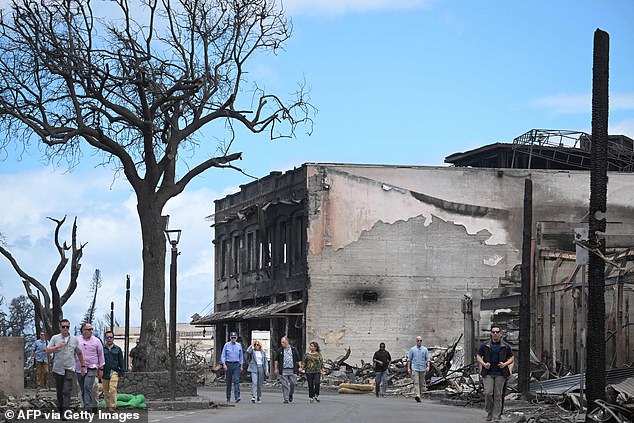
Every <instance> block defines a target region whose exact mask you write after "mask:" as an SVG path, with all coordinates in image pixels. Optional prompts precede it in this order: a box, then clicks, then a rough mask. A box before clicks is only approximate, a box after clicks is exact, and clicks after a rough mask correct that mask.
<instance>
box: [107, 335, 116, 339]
mask: <svg viewBox="0 0 634 423" xmlns="http://www.w3.org/2000/svg"><path fill="white" fill-rule="evenodd" d="M106 339H114V336H106Z"/></svg>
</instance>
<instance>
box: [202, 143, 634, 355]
mask: <svg viewBox="0 0 634 423" xmlns="http://www.w3.org/2000/svg"><path fill="white" fill-rule="evenodd" d="M625 138H627V137H625ZM620 139H621V140H623V141H624V143H625V144H627V142H629V143H631V140H629V138H628V139H624V138H620ZM586 141H587V142H589V140H588V139H586ZM586 141H584V142H586ZM501 148H502V150H505V151H507V152H508V151H510V150H511V149H512V147H501ZM561 148H563V147H561ZM566 148H571V149H577V150H582V149H581V147H580V145H579V146H572V147H566ZM502 150H500V151H502ZM533 151H536V150H535V149H533ZM544 151H546V150H542V153H543V152H544ZM630 151H631V145H630ZM489 153H491V152H490V151H488V150H487V151H486V152H483V150H481V149H479V150H478V151H474V152H469V153H459V154H460V156H456V155H453V156H449V157H448V158H447V161H449V162H450V163H452V164H454V167H425V166H393V165H364V164H329V163H306V164H304V165H302V166H301V167H299V168H296V169H293V170H289V171H287V172H285V173H280V172H273V173H271V174H270V175H268V176H266V177H264V178H262V179H260V180H257V181H254V182H252V183H249V184H246V185H243V186H241V189H240V192H238V193H235V194H232V195H229V196H227V197H225V198H222V199H220V200H217V201H216V202H215V213H214V230H215V237H214V248H215V280H214V287H215V299H214V303H215V309H214V312H213V313H211V314H209V315H207V316H203V317H198V318H197V319H196V320H194V321H193V322H192V324H195V325H199V326H205V325H215V327H216V338H215V339H216V340H217V341H216V342H217V345H216V351H217V355H218V354H219V353H220V350H221V348H222V344H223V343H224V342H225V340H226V339H227V335H228V333H229V332H230V331H232V330H238V331H239V332H240V334H241V335H242V336H243V337H244V338H245V339H244V343H245V344H246V343H247V342H249V341H250V334H251V332H252V331H268V332H269V333H270V334H271V340H272V345H277V344H278V342H279V337H281V336H282V335H287V336H289V338H291V342H292V343H293V344H294V345H296V346H297V347H299V348H300V349H301V350H303V349H304V348H305V346H306V344H307V342H310V341H311V340H317V341H318V342H319V343H320V345H321V346H322V350H323V352H324V354H325V356H327V357H334V356H337V355H339V354H340V353H341V352H342V351H343V349H344V348H345V347H348V346H351V347H352V354H351V357H350V360H349V361H350V362H351V363H352V362H356V363H359V362H360V361H361V360H364V361H368V360H369V359H370V358H371V357H372V353H373V352H374V351H375V350H376V349H377V348H378V344H379V342H385V343H386V345H387V348H388V350H390V351H393V354H400V353H404V352H405V351H407V349H408V348H409V347H410V346H411V345H413V339H414V338H415V336H416V335H422V336H423V339H424V343H425V344H427V345H448V344H451V343H453V342H454V341H455V340H456V339H457V338H458V337H459V336H460V335H461V334H463V333H464V314H463V310H462V301H463V298H464V297H465V295H471V294H472V293H473V292H481V293H482V297H483V300H484V302H483V303H482V305H483V308H482V309H483V310H487V308H486V307H484V306H486V305H487V304H488V306H489V309H488V310H489V311H488V312H487V313H489V316H485V317H482V319H481V321H482V322H485V321H488V320H490V319H493V317H492V316H491V315H492V314H493V313H494V310H496V309H500V308H509V309H511V310H512V309H513V308H516V303H515V302H514V301H515V300H514V296H515V295H516V293H517V290H516V287H517V283H518V281H517V278H514V277H513V275H514V274H515V273H516V269H517V266H518V265H519V263H521V246H522V217H523V187H524V180H525V179H526V178H530V179H531V180H532V181H533V222H535V224H534V228H533V232H534V233H533V235H534V238H535V240H536V244H535V250H534V253H533V262H534V264H535V267H534V273H533V277H534V280H533V287H534V289H533V291H532V295H533V296H534V300H535V302H534V303H533V304H538V305H537V306H536V308H535V311H534V313H535V316H534V320H533V322H534V325H533V328H532V331H533V333H532V335H533V336H532V338H533V339H534V340H536V341H533V342H532V343H533V344H536V345H535V353H536V354H537V355H538V357H541V355H542V352H543V351H546V350H548V351H547V354H551V356H552V355H553V354H559V355H561V356H563V350H567V351H569V352H568V353H567V354H569V355H570V357H569V361H570V362H571V363H572V362H573V361H574V360H573V356H572V354H573V350H574V349H575V348H576V345H575V343H578V342H579V340H578V339H577V338H576V336H577V335H573V331H574V330H577V332H578V326H581V322H580V321H579V318H578V308H577V307H578V303H577V301H578V300H577V299H576V298H575V297H577V298H579V297H582V296H583V295H580V294H579V283H580V281H581V279H580V278H581V274H582V273H583V272H579V271H577V272H574V268H575V265H574V262H570V257H571V254H574V251H575V247H574V244H573V242H572V240H573V236H574V228H578V227H582V226H583V225H586V226H587V213H588V198H589V176H590V175H589V171H588V170H584V169H579V168H577V167H574V168H573V167H572V166H571V167H570V168H561V167H565V166H563V165H562V164H561V163H559V161H558V164H557V166H554V165H552V166H550V167H549V166H548V165H544V166H539V168H535V167H531V168H529V167H528V163H531V164H536V163H547V160H546V158H544V157H542V158H541V159H539V160H537V159H531V160H525V159H526V157H525V154H532V153H531V152H530V151H528V150H527V151H524V153H523V154H524V159H522V160H518V161H514V162H513V163H514V167H510V166H506V167H497V166H494V167H477V166H476V162H480V163H483V164H485V165H486V166H488V165H490V164H492V163H493V162H494V161H493V159H491V158H489V159H488V161H487V160H484V157H479V156H480V155H482V154H484V155H488V154H489ZM498 153H499V152H498ZM542 153H540V154H542ZM551 153H552V152H551ZM570 153H575V154H581V155H583V154H584V153H580V152H578V151H574V150H573V151H570ZM544 154H546V153H544ZM470 156H471V157H470ZM452 157H453V159H455V161H452V160H453V159H452ZM458 159H459V160H458ZM558 160H559V159H558ZM520 162H521V163H524V164H526V166H524V167H522V168H520V167H518V166H519V165H518V164H519V163H520ZM496 163H498V164H503V163H504V162H499V161H498V162H496ZM463 165H465V166H469V167H461V166H463ZM609 178H610V179H609V187H608V208H607V210H608V222H609V223H608V232H609V234H608V236H611V239H612V240H613V241H614V242H613V243H612V244H611V245H612V246H613V247H614V248H615V250H614V251H616V249H620V250H619V251H618V254H621V255H622V257H621V258H620V259H619V260H621V261H619V263H622V266H620V267H619V269H620V270H619V272H621V273H620V276H619V278H620V279H619V281H620V283H616V282H615V284H614V285H613V287H614V289H615V293H614V300H615V301H614V303H613V305H614V307H613V308H614V313H615V315H616V312H617V305H616V302H617V296H618V295H620V297H618V298H620V301H621V304H622V306H621V308H620V309H619V310H620V312H621V313H620V314H619V316H618V321H614V325H615V327H616V326H619V327H621V329H620V337H621V338H620V341H619V342H622V344H623V345H625V343H626V342H627V343H629V339H630V336H631V335H634V332H633V331H632V329H631V328H632V326H633V325H631V323H630V322H632V320H634V319H632V318H631V317H630V312H629V304H630V302H631V301H632V300H634V296H633V295H632V291H631V288H630V287H631V285H629V283H630V282H629V281H630V279H628V277H629V276H628V275H629V270H628V269H629V268H630V262H629V257H630V255H628V253H627V246H628V245H630V246H634V242H632V234H634V230H633V229H634V174H632V173H629V171H628V170H627V169H626V170H624V169H620V171H616V172H612V173H610V176H609ZM623 257H625V258H623ZM610 286H612V285H610ZM618 286H621V291H620V293H617V292H616V289H617V288H618ZM540 295H541V297H540ZM609 295H612V294H611V293H609ZM607 297H608V293H606V298H607ZM487 299H489V300H490V301H489V303H487V302H486V301H487ZM495 301H497V302H495ZM606 301H607V300H606ZM494 302H495V303H494ZM539 304H541V305H539ZM551 311H555V312H556V313H558V314H559V313H563V314H564V315H565V318H562V320H561V321H559V320H557V319H555V320H557V321H556V322H555V323H556V325H557V326H558V327H559V329H552V328H551V323H552V319H551V318H550V316H549V313H550V312H551ZM575 313H576V314H575ZM573 315H574V316H577V317H574V322H573ZM487 319H488V320H487ZM513 324H514V323H513V322H512V321H510V322H509V323H508V325H510V327H508V329H510V330H511V331H512V330H513V329H514V328H513ZM574 325H577V326H574ZM633 341H634V340H633ZM623 353H624V354H628V355H627V356H624V357H622V358H623V360H626V359H628V358H630V359H631V358H634V356H631V355H630V354H631V353H630V352H629V351H627V352H626V351H625V349H623ZM560 358H561V357H560Z"/></svg>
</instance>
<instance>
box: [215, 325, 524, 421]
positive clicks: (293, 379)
mask: <svg viewBox="0 0 634 423" xmlns="http://www.w3.org/2000/svg"><path fill="white" fill-rule="evenodd" d="M502 337H503V332H502V329H501V328H500V326H499V325H497V324H494V325H492V326H491V339H490V340H488V341H486V342H484V343H482V344H481V345H480V347H479V348H478V352H477V355H476V360H477V362H478V364H479V365H480V369H481V372H480V375H481V378H482V382H483V385H484V395H485V411H486V413H487V417H486V420H487V421H491V420H501V414H502V405H503V401H502V399H503V395H504V388H505V385H506V380H507V379H508V377H509V376H510V374H511V372H512V367H513V363H514V357H513V350H512V348H511V346H510V345H509V344H508V343H506V342H505V341H504V340H503V339H502ZM229 338H230V340H229V341H228V342H227V343H226V344H225V345H224V347H223V348H222V353H221V355H220V361H221V362H222V364H223V367H224V369H225V372H226V397H227V402H231V392H232V387H233V397H234V400H235V402H240V374H241V373H242V372H243V371H244V370H245V369H246V371H247V372H248V373H249V374H250V375H251V382H252V383H251V402H253V403H258V404H259V403H261V402H262V386H263V382H264V380H265V379H266V378H268V377H269V361H268V358H267V354H266V353H265V352H264V351H263V350H262V343H261V341H259V340H257V339H256V340H254V341H253V343H252V345H249V347H248V348H247V349H246V358H245V355H244V352H243V349H242V344H241V342H240V341H239V338H238V334H237V333H236V332H231V333H230V334H229ZM280 344H281V348H279V349H278V350H277V351H276V352H275V354H274V355H273V357H274V363H273V369H274V370H273V371H274V377H277V376H278V375H279V378H280V384H281V387H282V399H283V402H284V404H288V403H291V402H293V394H294V392H295V385H296V384H297V375H298V374H299V373H302V372H303V373H305V374H306V381H307V383H308V399H309V401H310V402H311V403H312V402H319V387H320V384H321V377H322V376H323V374H324V357H323V355H322V354H321V352H320V348H319V344H318V343H317V342H315V341H313V342H311V343H310V344H309V345H308V352H306V354H304V357H303V359H301V358H300V354H299V352H298V351H297V349H296V348H295V347H294V346H292V345H290V343H289V340H288V338H287V337H285V336H284V337H282V339H281V340H280ZM245 360H246V362H245ZM391 362H392V357H391V355H390V353H389V352H388V351H387V350H386V349H385V343H383V342H381V343H380V344H379V349H378V350H377V351H376V352H375V353H374V356H373V357H372V363H373V365H374V373H375V395H376V397H377V398H379V397H385V394H386V390H387V379H388V378H387V376H388V368H389V366H390V363H391ZM430 365H431V357H430V355H429V350H428V349H427V348H426V347H425V346H423V338H422V336H417V337H416V345H414V346H413V347H411V348H410V349H409V351H408V352H407V373H408V375H409V376H410V377H411V378H412V380H413V383H414V400H415V401H416V402H421V394H422V393H424V392H425V390H426V385H425V376H426V374H427V372H429V370H430Z"/></svg>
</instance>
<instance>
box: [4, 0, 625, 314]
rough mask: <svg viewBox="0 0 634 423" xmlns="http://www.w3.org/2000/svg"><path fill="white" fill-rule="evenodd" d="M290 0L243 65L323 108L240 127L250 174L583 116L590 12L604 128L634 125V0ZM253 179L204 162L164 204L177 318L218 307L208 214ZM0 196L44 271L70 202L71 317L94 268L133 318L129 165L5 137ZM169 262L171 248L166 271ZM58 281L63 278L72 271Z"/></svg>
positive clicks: (354, 159)
mask: <svg viewBox="0 0 634 423" xmlns="http://www.w3.org/2000/svg"><path fill="white" fill-rule="evenodd" d="M93 3H94V2H93ZM4 4H6V0H0V6H3V5H4ZM284 5H285V9H286V12H287V16H288V17H289V18H290V19H291V20H292V23H293V36H292V38H291V39H290V40H289V42H288V43H287V44H286V46H285V51H283V52H281V53H280V54H278V55H272V54H270V55H261V56H256V57H255V58H254V60H253V61H252V62H251V64H250V67H249V74H248V75H249V78H250V79H251V80H255V81H257V82H258V84H259V85H260V86H263V87H265V88H266V89H267V91H270V92H274V93H278V94H280V95H282V96H288V97H289V98H290V94H291V93H292V92H294V91H295V90H296V89H297V84H298V83H302V82H305V83H306V86H307V87H308V88H309V89H310V101H311V103H312V104H313V105H314V106H315V107H316V108H317V109H318V113H317V115H316V116H315V119H314V126H313V127H312V133H311V134H310V135H309V134H308V132H309V129H310V128H308V127H300V128H298V131H297V134H296V137H295V138H294V139H291V140H278V141H270V140H268V139H267V138H266V136H264V135H247V134H242V133H241V134H240V137H239V138H238V139H237V140H236V143H235V148H234V151H242V152H243V159H242V161H240V162H239V163H238V164H239V165H240V166H241V167H242V168H243V169H244V171H245V172H246V173H247V174H249V175H253V176H256V177H263V176H266V175H268V174H269V173H270V172H271V171H286V170H289V169H292V168H294V167H298V166H301V165H302V164H303V163H306V162H328V163H374V164H401V165H429V166H446V164H445V163H444V159H445V157H447V156H449V155H451V154H453V153H456V152H463V151H468V150H470V149H473V148H477V147H479V146H482V145H485V144H489V143H494V142H512V140H513V138H515V137H517V136H519V135H521V134H523V133H525V132H527V131H529V130H531V129H533V128H540V129H567V130H578V131H585V132H591V90H592V55H593V37H594V31H595V30H596V29H597V28H600V29H602V30H604V31H607V32H608V33H609V35H610V82H609V87H610V118H609V133H610V134H624V135H627V136H629V137H631V138H634V72H632V69H634V54H633V53H634V52H633V51H632V48H633V47H632V46H634V25H632V23H634V1H631V0H623V1H598V0H597V1H587V0H586V1H584V0H580V1H559V0H554V1H553V0H548V1H542V0H537V1H531V2H515V1H513V2H510V1H496V0H493V1H486V2H483V1H480V2H475V1H471V0H468V1H458V0H310V1H308V0H288V1H285V2H284ZM219 129H220V128H219V127H214V128H209V129H206V130H203V132H202V133H201V135H202V136H201V137H200V138H201V139H203V140H206V141H207V142H209V143H210V144H209V147H210V148H213V147H214V146H215V145H214V143H215V142H216V140H217V139H218V138H219V137H222V136H223V134H222V133H220V132H216V131H218V130H219ZM1 130H2V128H0V131H1ZM194 159H195V158H194ZM190 163H191V162H190ZM183 165H184V163H181V166H183ZM252 180H253V179H251V178H249V177H247V176H245V175H243V174H240V173H238V172H234V171H231V170H218V169H213V170H210V171H208V172H206V173H205V174H203V175H202V176H201V177H199V178H198V179H196V180H195V181H193V182H192V183H191V184H190V185H189V186H188V188H187V189H186V190H185V192H184V193H183V194H181V195H180V196H178V197H176V198H174V199H172V200H170V201H169V203H168V204H167V206H166V208H165V210H164V212H165V214H169V215H170V216H171V218H170V227H171V228H178V229H182V237H181V242H180V244H179V246H178V247H179V251H180V256H179V262H178V269H179V271H178V321H179V322H189V321H190V317H191V316H192V315H193V314H194V313H198V314H201V315H204V314H207V313H209V312H211V311H213V280H214V275H213V245H212V243H211V240H212V239H213V229H212V228H211V227H210V225H211V222H210V221H209V220H208V219H206V217H207V216H209V215H211V214H212V213H213V205H214V203H213V201H214V200H215V199H218V198H222V197H223V196H225V195H228V194H230V193H234V192H237V191H238V190H239V185H240V184H245V183H249V182H251V181H252ZM608 189H609V187H608ZM0 199H2V201H3V203H4V204H3V207H2V212H1V213H0V233H2V234H3V235H4V241H5V243H6V245H7V248H8V249H9V250H10V251H11V252H12V254H13V255H14V257H15V258H16V259H17V260H18V262H19V263H20V265H21V266H22V268H23V269H24V270H26V271H27V273H29V274H31V275H32V276H34V277H36V278H37V279H39V280H40V281H42V282H43V283H46V284H47V283H48V280H49V278H50V275H51V273H52V270H53V269H54V266H55V265H56V264H57V260H58V255H57V252H56V250H55V249H54V246H53V231H54V228H55V226H54V224H53V223H52V222H51V221H49V220H48V219H47V216H49V217H53V218H58V219H59V218H62V217H64V216H67V219H68V222H67V224H66V225H65V226H64V227H63V230H62V235H63V239H66V240H70V229H71V226H72V220H73V218H75V217H77V221H78V240H79V241H80V242H82V243H84V242H85V243H87V244H86V246H85V249H84V256H83V259H82V267H81V273H80V280H79V286H78V289H77V291H76V293H75V295H74V296H73V297H72V299H71V300H70V301H69V303H68V304H67V305H66V307H65V309H64V311H65V316H66V317H68V318H70V319H71V320H72V321H74V322H78V321H79V320H80V319H81V318H82V316H83V314H84V312H85V310H86V309H87V307H88V303H89V285H90V281H91V279H92V276H93V273H94V271H95V269H100V271H101V274H102V278H103V286H102V288H101V289H100V291H99V301H98V310H97V314H98V315H100V316H101V315H103V314H105V313H106V312H108V311H109V309H110V302H111V301H114V302H115V315H116V317H117V319H118V320H119V322H121V323H122V324H123V316H124V299H125V278H126V275H130V278H131V282H132V290H131V324H132V325H138V324H140V319H141V313H140V304H141V283H142V281H141V245H140V228H139V223H138V217H137V215H136V208H135V207H136V200H135V197H134V195H133V192H132V191H131V189H130V187H129V186H128V184H127V182H126V181H125V180H123V179H121V178H115V177H114V175H113V173H112V172H111V170H109V169H106V168H102V167H98V166H97V162H96V161H95V160H94V158H93V157H92V156H91V154H90V153H89V152H87V153H86V154H85V155H84V159H83V161H82V162H81V164H80V165H79V166H77V167H76V168H75V169H74V170H73V171H69V170H68V169H67V168H65V167H64V166H59V167H51V166H46V165H45V164H44V162H43V160H42V156H41V150H39V149H38V148H31V149H29V150H27V151H23V149H22V147H21V146H17V145H15V146H12V147H11V148H9V149H8V150H6V151H2V152H0ZM168 271H169V259H168V260H167V263H166V276H167V277H169V276H168V275H169V272H168ZM61 281H63V283H62V286H65V285H64V284H65V283H66V282H67V281H68V274H67V273H65V274H64V275H63V276H62V278H61ZM166 285H167V284H166ZM22 293H24V289H23V287H22V285H21V282H20V279H19V278H18V277H17V275H16V274H15V272H14V271H13V269H12V268H11V266H10V265H9V263H8V261H7V260H5V259H4V257H0V294H1V295H4V297H6V298H7V299H11V298H13V297H15V296H17V295H20V294H22ZM166 298H167V297H166ZM166 310H167V308H166Z"/></svg>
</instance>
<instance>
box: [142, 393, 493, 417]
mask: <svg viewBox="0 0 634 423" xmlns="http://www.w3.org/2000/svg"><path fill="white" fill-rule="evenodd" d="M248 387H249V385H248V384H245V385H243V393H242V401H241V402H240V403H238V404H235V403H233V402H232V403H231V405H229V406H221V407H219V408H218V409H205V410H186V411H154V412H150V416H149V421H150V423H159V422H161V423H169V422H192V423H193V422H214V423H225V422H226V423H239V422H270V421H289V422H293V423H302V422H307V423H308V422H310V423H329V422H333V423H335V422H336V423H345V422H355V423H357V422H390V423H398V422H410V421H412V422H413V421H427V422H443V423H444V422H447V423H462V422H464V423H467V422H474V421H476V422H477V421H483V422H484V412H483V411H482V410H480V409H474V408H462V407H455V406H449V405H442V404H440V403H438V402H437V401H433V400H425V399H424V400H423V401H422V402H421V403H416V402H415V401H414V399H413V398H404V397H388V398H381V399H376V398H375V397H374V395H373V394H367V395H339V394H337V393H336V392H335V391H331V390H328V391H322V395H320V399H321V403H319V404H318V403H313V404H311V403H309V402H308V395H307V393H306V391H305V390H303V389H300V390H299V392H296V395H295V400H294V401H293V403H292V404H282V396H281V392H277V391H267V392H265V393H264V395H263V397H262V401H263V403H262V404H252V403H251V401H250V399H251V395H250V394H249V389H248ZM199 395H203V396H207V397H209V398H211V400H212V401H214V402H217V403H222V404H224V402H225V396H224V390H223V389H220V388H211V389H209V388H203V389H199Z"/></svg>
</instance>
